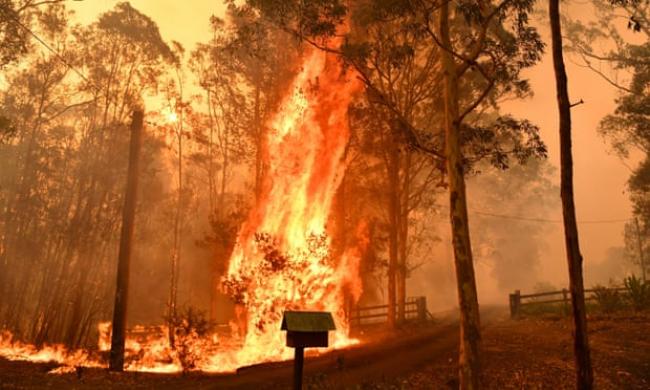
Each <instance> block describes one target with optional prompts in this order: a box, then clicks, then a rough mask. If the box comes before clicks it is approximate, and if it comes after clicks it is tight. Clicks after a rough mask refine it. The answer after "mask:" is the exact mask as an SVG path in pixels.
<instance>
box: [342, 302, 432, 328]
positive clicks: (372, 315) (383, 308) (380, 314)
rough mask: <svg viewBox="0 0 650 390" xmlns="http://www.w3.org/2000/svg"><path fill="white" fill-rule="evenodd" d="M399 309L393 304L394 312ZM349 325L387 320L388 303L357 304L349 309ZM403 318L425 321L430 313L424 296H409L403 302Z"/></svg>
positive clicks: (377, 322)
mask: <svg viewBox="0 0 650 390" xmlns="http://www.w3.org/2000/svg"><path fill="white" fill-rule="evenodd" d="M398 309H399V306H398V305H395V313H396V314H397V311H398ZM349 318H350V325H352V326H361V325H369V324H379V323H384V322H388V305H373V306H357V307H354V308H352V309H351V310H350V315H349ZM404 318H405V319H406V320H407V321H421V322H424V321H427V320H428V319H431V318H432V316H431V313H429V311H428V310H427V298H426V297H410V298H407V300H406V303H405V304H404Z"/></svg>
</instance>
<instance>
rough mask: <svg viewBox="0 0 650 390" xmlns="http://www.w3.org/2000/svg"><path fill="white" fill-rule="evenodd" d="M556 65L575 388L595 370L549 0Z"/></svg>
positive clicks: (554, 13) (557, 39)
mask: <svg viewBox="0 0 650 390" xmlns="http://www.w3.org/2000/svg"><path fill="white" fill-rule="evenodd" d="M549 18H550V21H551V38H552V51H553V68H554V70H555V84H556V88H557V103H558V109H559V114H560V170H561V176H562V179H561V184H560V188H561V197H562V214H563V216H564V239H565V244H566V252H567V262H568V265H569V289H570V290H571V304H572V306H573V323H574V333H573V336H574V340H573V341H574V342H573V349H574V354H575V361H576V388H578V389H591V388H592V386H593V372H592V369H591V358H590V356H589V341H588V338H587V316H586V312H585V297H584V285H583V279H582V255H581V254H580V245H579V242H578V225H577V222H576V212H575V204H574V202H573V157H572V155H571V103H570V102H569V92H568V88H567V75H566V69H565V67H564V58H563V53H562V30H561V26H560V5H559V0H550V1H549Z"/></svg>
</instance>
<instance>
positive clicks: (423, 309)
mask: <svg viewBox="0 0 650 390" xmlns="http://www.w3.org/2000/svg"><path fill="white" fill-rule="evenodd" d="M416 302H417V308H418V320H419V321H420V322H425V321H426V320H427V297H418V298H417V301H416Z"/></svg>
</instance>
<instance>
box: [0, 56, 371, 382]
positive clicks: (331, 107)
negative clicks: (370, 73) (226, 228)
mask: <svg viewBox="0 0 650 390" xmlns="http://www.w3.org/2000/svg"><path fill="white" fill-rule="evenodd" d="M358 87H359V84H358V82H357V81H356V80H354V78H353V75H351V74H349V73H346V72H345V71H344V70H343V68H342V66H341V64H340V62H339V61H338V60H337V59H336V58H335V57H333V56H331V55H327V54H325V53H323V52H321V51H317V50H311V51H307V52H306V54H305V56H304V60H303V65H302V68H301V70H300V72H299V73H298V75H297V76H296V77H295V79H294V81H293V83H292V85H291V88H290V89H289V93H288V94H287V96H286V97H285V98H284V101H283V102H282V104H281V105H280V108H279V110H278V112H277V113H276V114H275V115H274V117H273V118H272V119H271V121H270V122H269V123H268V132H267V134H266V139H265V142H264V145H265V157H266V158H265V160H266V161H265V175H264V182H263V186H262V191H261V193H260V194H259V197H258V201H257V204H256V207H255V208H254V209H253V210H252V211H251V213H250V215H249V217H248V219H247V220H246V221H245V222H244V224H243V225H242V227H241V229H240V231H239V234H238V236H237V242H236V244H235V248H234V250H233V253H232V256H231V258H230V262H229V266H228V270H227V272H226V275H225V276H224V278H223V280H222V284H221V288H222V290H223V291H224V292H226V293H227V294H228V295H230V297H231V298H232V299H233V300H234V302H235V303H236V314H237V318H236V320H235V321H233V326H232V330H233V332H232V335H223V334H219V333H217V332H215V331H214V330H213V329H211V327H210V324H208V323H207V322H205V321H203V319H202V317H201V316H200V315H199V314H198V313H196V312H189V313H185V314H184V315H182V316H181V317H179V318H175V319H173V321H170V323H171V324H172V326H173V330H172V331H173V332H174V336H175V337H173V338H171V339H173V340H174V345H173V346H172V345H170V337H169V329H168V328H167V327H157V328H156V329H155V330H152V329H144V328H142V329H138V328H136V329H132V331H131V336H130V337H128V338H127V341H126V359H125V361H126V367H125V369H126V370H132V371H152V372H178V371H185V370H201V371H206V372H225V371H234V370H235V369H237V368H238V367H241V366H245V365H250V364H256V363H261V362H268V361H276V360H281V359H286V358H289V357H290V356H291V350H290V349H288V348H287V347H285V340H284V334H283V333H282V332H281V331H280V321H281V318H282V312H283V311H284V310H321V311H329V312H331V313H332V315H333V317H334V320H335V322H336V327H337V330H336V331H335V332H334V333H333V334H332V335H331V336H332V337H331V339H332V343H331V346H332V347H334V348H337V347H343V346H346V345H350V344H353V343H355V340H352V339H350V338H349V337H348V330H349V329H348V328H349V326H348V321H347V318H346V313H345V312H346V310H345V309H346V307H348V305H349V304H350V303H351V302H354V301H356V300H357V299H358V298H359V296H360V294H361V280H360V278H359V269H358V268H359V259H360V251H361V250H363V249H362V247H363V242H364V240H363V238H362V237H361V238H360V239H359V243H360V245H359V247H357V248H349V249H347V250H344V251H343V253H342V255H340V256H336V257H335V256H333V255H332V253H333V252H332V248H331V238H330V230H331V223H330V221H329V217H330V209H331V206H332V202H333V198H334V196H335V194H336V191H337V188H338V186H339V184H340V183H341V179H342V177H343V175H344V173H345V169H346V165H345V161H344V158H343V156H344V151H345V147H346V145H347V143H348V140H349V128H348V118H347V110H348V106H349V104H350V101H351V99H352V97H353V95H354V93H355V92H356V90H357V89H358ZM98 330H99V333H100V338H99V345H98V349H99V351H104V354H105V351H107V350H108V348H109V346H110V326H109V325H108V324H107V323H102V324H99V329H98ZM139 331H140V332H139ZM138 332H139V333H140V335H136V334H137V333H138ZM0 355H1V356H3V357H5V358H9V359H20V360H30V361H56V362H58V363H60V364H63V365H65V366H67V367H75V366H84V367H86V366H91V367H104V366H105V363H104V361H103V359H102V357H101V353H99V354H91V353H89V352H86V351H67V350H65V348H63V347H60V346H55V347H44V348H36V347H34V346H30V345H25V344H21V343H19V342H16V341H14V340H12V338H11V336H10V335H9V334H2V335H0ZM62 371H65V369H62V370H60V371H59V372H62Z"/></svg>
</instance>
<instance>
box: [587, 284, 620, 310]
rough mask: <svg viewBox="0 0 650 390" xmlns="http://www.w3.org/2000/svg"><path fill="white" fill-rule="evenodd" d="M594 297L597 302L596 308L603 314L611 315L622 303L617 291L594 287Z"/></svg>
mask: <svg viewBox="0 0 650 390" xmlns="http://www.w3.org/2000/svg"><path fill="white" fill-rule="evenodd" d="M594 297H595V298H596V302H598V307H599V308H600V310H601V311H602V312H603V313H612V312H614V311H616V310H618V309H619V308H620V307H621V304H622V303H623V300H622V299H621V294H619V293H618V291H616V290H614V289H612V288H607V287H604V286H595V287H594Z"/></svg>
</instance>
